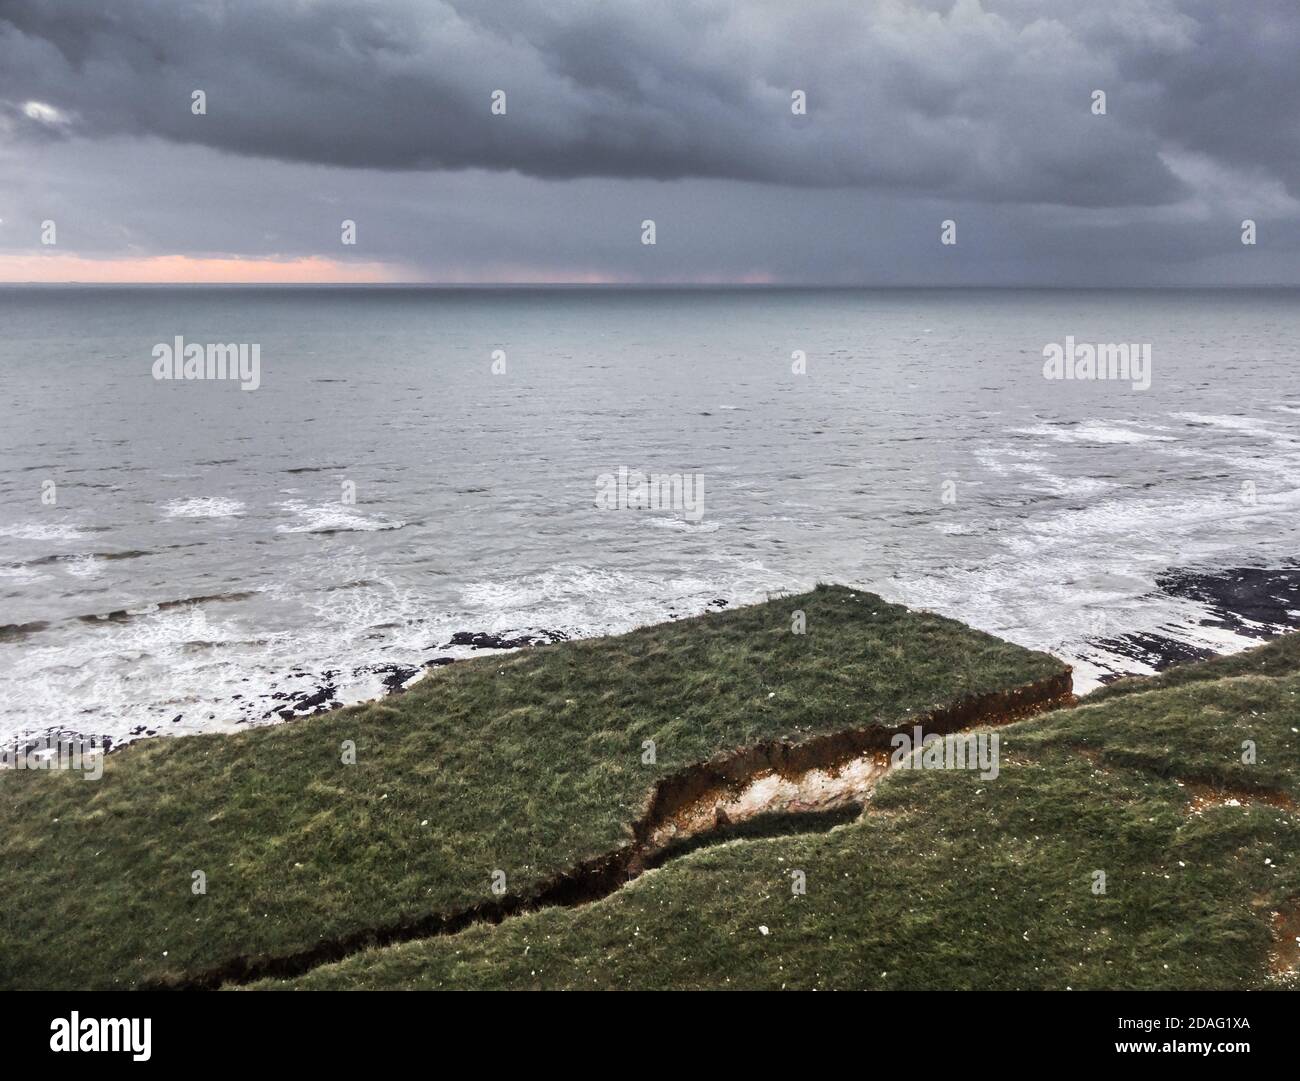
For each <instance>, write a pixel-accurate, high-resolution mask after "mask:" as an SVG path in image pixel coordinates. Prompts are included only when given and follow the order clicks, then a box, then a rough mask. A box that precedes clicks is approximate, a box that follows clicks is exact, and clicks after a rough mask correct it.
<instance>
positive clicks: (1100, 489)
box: [0, 285, 1300, 745]
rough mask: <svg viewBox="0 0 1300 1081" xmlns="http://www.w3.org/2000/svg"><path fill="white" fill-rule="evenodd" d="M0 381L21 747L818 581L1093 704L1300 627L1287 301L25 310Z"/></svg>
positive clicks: (190, 294)
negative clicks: (985, 649)
mask: <svg viewBox="0 0 1300 1081" xmlns="http://www.w3.org/2000/svg"><path fill="white" fill-rule="evenodd" d="M177 339H180V342H178V341H177ZM194 344H197V346H198V347H199V353H200V356H201V358H202V359H203V361H204V363H199V364H195V365H194V366H193V371H192V374H193V375H195V376H203V377H202V378H198V377H195V378H174V377H173V378H159V374H160V371H162V372H163V373H164V374H171V375H173V376H175V375H178V374H179V375H184V372H183V371H179V370H176V369H174V368H172V367H168V366H167V365H166V364H165V363H163V362H162V361H160V360H159V357H160V356H164V357H165V356H166V355H168V350H174V349H175V347H176V346H177V345H180V346H181V350H180V352H181V354H182V355H183V354H184V348H185V346H189V345H194ZM228 344H229V345H242V346H245V347H247V348H246V350H245V353H244V356H245V358H246V360H248V361H251V360H252V359H254V358H255V359H256V362H257V366H258V370H257V373H256V376H257V377H256V379H255V380H253V379H243V380H240V379H238V378H230V373H229V372H227V374H226V377H225V378H221V377H220V374H221V373H220V371H218V370H213V371H209V370H208V368H207V367H206V360H207V357H208V352H207V347H208V346H210V345H216V346H225V345H228ZM1067 344H1068V346H1069V349H1068V351H1066V346H1067ZM1085 346H1086V347H1088V348H1089V349H1092V350H1093V351H1094V352H1095V353H1096V355H1098V356H1102V357H1106V358H1109V361H1108V363H1109V367H1107V362H1102V363H1100V364H1097V365H1093V366H1091V367H1090V366H1088V365H1086V364H1083V363H1082V359H1081V358H1083V357H1084V356H1085V351H1084V347H1085ZM1111 346H1116V347H1118V346H1123V347H1124V348H1125V351H1126V352H1125V353H1120V352H1119V350H1118V349H1109V348H1108V347H1111ZM1053 347H1059V348H1060V349H1061V350H1063V351H1066V358H1067V364H1066V365H1064V367H1066V368H1069V370H1070V374H1071V375H1076V374H1077V375H1079V376H1080V377H1079V378H1062V377H1059V375H1060V371H1059V370H1058V371H1055V372H1050V371H1047V370H1045V368H1046V366H1047V365H1048V358H1049V357H1050V356H1051V355H1052V353H1053ZM217 354H218V356H224V355H225V354H224V353H223V351H222V350H217ZM229 355H230V356H231V357H234V356H235V355H236V354H235V352H231V353H230V354H229ZM1124 357H1127V358H1129V359H1131V361H1132V364H1131V365H1129V364H1126V365H1124V366H1123V367H1122V368H1121V367H1119V366H1117V358H1121V359H1123V358H1124ZM1070 358H1074V359H1075V360H1077V361H1079V364H1076V365H1075V366H1074V367H1071V366H1070V365H1069V363H1068V360H1069V359H1070ZM1139 358H1148V359H1147V360H1145V361H1144V362H1143V363H1142V364H1141V365H1139V363H1138V361H1139ZM1139 368H1141V369H1142V370H1139ZM1090 370H1091V371H1092V372H1093V374H1092V376H1091V377H1089V371H1090ZM236 374H237V373H236ZM208 375H213V376H214V377H213V378H207V376H208ZM254 383H255V384H256V385H255V386H253V384H254ZM0 393H2V395H3V397H2V399H0V400H2V402H3V413H2V414H0V416H2V417H3V419H2V420H0V739H3V740H6V741H14V740H25V739H32V738H36V737H40V736H44V735H49V734H51V733H67V734H77V735H80V736H83V737H89V738H94V739H99V740H106V741H108V742H110V743H111V744H112V745H121V744H122V743H125V742H129V741H131V740H133V739H139V738H144V737H151V736H166V735H179V734H184V733H193V732H207V731H232V730H238V729H240V728H242V727H246V726H250V725H262V724H275V723H281V722H283V721H286V720H290V719H293V718H296V717H301V716H305V715H308V714H311V713H314V712H317V711H320V710H324V709H331V708H336V707H337V706H339V705H343V704H348V703H354V702H358V701H363V700H367V699H371V698H375V697H377V696H381V695H384V694H387V693H392V692H394V691H397V690H400V689H401V688H402V687H405V686H409V685H410V684H411V683H412V682H413V681H415V680H417V679H420V678H437V669H438V668H439V667H440V666H441V665H443V664H446V663H453V662H455V661H456V660H459V659H462V658H465V657H470V656H482V655H485V654H487V653H490V652H492V651H493V650H497V649H502V648H521V647H527V646H528V645H529V644H531V643H545V642H553V641H558V640H563V639H565V638H581V637H589V636H594V635H606V634H617V633H619V632H623V631H627V630H629V629H631V628H634V627H637V626H641V625H645V624H651V623H658V622H663V621H668V620H675V619H683V618H687V617H690V616H693V615H697V614H699V613H702V612H706V611H718V610H721V609H723V608H728V607H735V606H737V605H743V604H749V603H753V602H757V601H763V600H766V599H768V598H772V597H779V596H782V595H785V594H788V593H793V592H798V591H802V590H806V589H809V588H811V587H813V586H814V585H815V584H816V583H818V582H828V583H839V584H844V585H848V586H852V587H854V588H860V589H863V590H870V591H872V592H875V593H878V594H880V595H882V596H883V597H885V598H887V599H888V600H891V601H896V602H898V603H901V604H905V605H908V606H911V607H913V608H919V609H927V610H931V611H934V612H938V613H941V614H943V615H945V616H950V617H952V618H954V619H958V620H961V621H962V622H964V623H967V624H970V625H972V626H974V627H977V628H980V629H982V630H985V631H988V632H990V633H992V634H995V635H998V636H1000V637H1002V638H1005V639H1008V640H1010V641H1012V642H1016V643H1019V644H1021V645H1024V646H1028V647H1032V648H1034V649H1040V650H1045V651H1047V652H1050V653H1052V654H1055V655H1056V656H1058V657H1060V658H1062V659H1064V660H1066V661H1068V662H1069V663H1070V664H1072V665H1073V666H1074V678H1075V687H1076V690H1078V691H1080V692H1082V691H1085V690H1087V689H1089V688H1090V687H1094V686H1096V685H1098V684H1099V683H1101V682H1105V681H1108V680H1111V679H1114V678H1116V677H1117V676H1119V675H1122V674H1125V673H1138V674H1140V673H1148V672H1151V671H1155V670H1158V669H1160V668H1163V667H1165V666H1167V665H1168V664H1170V663H1175V662H1177V661H1183V660H1190V659H1194V658H1197V657H1205V656H1210V655H1212V654H1215V653H1224V652H1232V651H1236V650H1240V649H1243V648H1246V647H1248V646H1250V645H1254V644H1257V643H1258V642H1260V641H1262V640H1264V639H1266V638H1268V637H1270V636H1273V635H1276V634H1279V633H1282V632H1283V631H1285V630H1287V629H1289V628H1291V627H1294V626H1296V625H1297V624H1298V623H1300V593H1298V592H1297V591H1298V590H1300V564H1297V562H1296V560H1297V556H1298V555H1300V548H1298V546H1297V528H1298V523H1300V292H1297V291H1296V290H1289V289H1275V290H1269V289H1255V290H1244V289H1243V290H1219V291H1208V290H1203V291H1181V290H1146V291H1144V290H1125V291H1105V290H1084V291H1069V290H1049V289H1043V290H1032V289H1030V290H1007V289H1003V290H983V289H955V290H943V289H926V290H910V289H881V290H862V289H782V288H766V287H752V288H681V289H668V288H662V289H661V288H614V287H609V288H586V287H582V288H579V287H573V288H564V287H553V288H513V287H496V288H453V289H444V288H421V287H402V286H388V287H382V286H381V287H364V288H358V287H352V286H339V287H290V286H281V287H242V286H221V287H216V286H180V287H170V286H140V287H116V286H73V285H69V286H37V285H32V286H17V285H15V286H0ZM618 477H622V478H624V479H623V481H622V482H619V483H615V484H614V485H613V487H611V486H610V484H611V478H618ZM651 478H653V480H652V479H651ZM641 480H644V481H645V485H643V486H642V487H640V488H638V487H637V485H638V483H639V482H640V481H641ZM682 491H685V492H687V493H689V494H691V495H692V496H695V497H698V499H696V501H695V502H694V503H692V504H691V505H690V506H687V505H686V503H685V502H683V501H680V500H678V499H676V498H675V496H674V495H673V493H681V492H682ZM638 492H639V493H640V495H638ZM647 492H648V493H649V496H650V498H642V496H645V494H646V493H647ZM602 493H604V496H603V497H602ZM611 493H614V496H613V498H610V495H611ZM656 494H658V495H662V496H664V498H662V499H655V498H654V496H655V495H656ZM679 504H680V505H679ZM811 630H812V629H810V631H811Z"/></svg>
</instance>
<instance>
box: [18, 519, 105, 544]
mask: <svg viewBox="0 0 1300 1081" xmlns="http://www.w3.org/2000/svg"><path fill="white" fill-rule="evenodd" d="M84 533H85V530H84V529H82V528H81V527H80V526H75V525H70V524H68V523H66V522H36V521H27V522H11V523H9V524H8V525H0V537H11V538H13V539H14V540H26V541H57V542H62V541H70V540H76V539H77V538H78V537H80V536H82V535H83V534H84Z"/></svg>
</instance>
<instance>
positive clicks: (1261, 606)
mask: <svg viewBox="0 0 1300 1081" xmlns="http://www.w3.org/2000/svg"><path fill="white" fill-rule="evenodd" d="M1156 584H1157V586H1159V589H1160V592H1161V593H1164V594H1165V595H1167V596H1170V597H1179V598H1182V599H1184V600H1190V601H1195V602H1196V603H1198V604H1200V605H1203V606H1204V608H1205V611H1206V614H1205V615H1204V616H1202V617H1201V618H1200V620H1199V621H1198V622H1199V625H1200V626H1202V627H1216V628H1220V629H1222V630H1225V631H1229V632H1230V633H1232V634H1235V635H1239V636H1241V637H1242V638H1253V639H1267V638H1274V637H1276V636H1277V635H1279V634H1285V633H1286V632H1287V631H1290V630H1293V629H1295V628H1300V564H1294V563H1291V564H1284V565H1283V566H1280V567H1267V568H1265V567H1230V568H1227V569H1225V570H1209V571H1206V570H1189V569H1176V570H1169V571H1165V572H1164V573H1162V574H1159V575H1157V576H1156ZM1168 629H1169V631H1170V632H1171V634H1158V633H1154V632H1150V631H1135V632H1132V633H1128V634H1119V635H1116V636H1114V637H1111V638H1096V639H1090V640H1089V641H1090V643H1091V644H1092V645H1094V646H1096V647H1098V648H1099V649H1101V650H1103V651H1104V652H1106V653H1109V654H1111V655H1112V656H1113V657H1115V658H1117V659H1127V660H1131V661H1137V662H1139V664H1140V665H1142V666H1145V667H1147V668H1150V669H1153V670H1155V671H1157V672H1161V671H1164V670H1165V669H1166V668H1169V667H1171V666H1173V665H1176V664H1188V663H1190V662H1193V661H1204V660H1208V659H1209V658H1211V657H1213V656H1215V655H1216V652H1215V650H1213V649H1211V648H1209V647H1208V646H1206V645H1203V644H1201V643H1199V642H1196V641H1194V639H1195V638H1196V633H1195V631H1194V630H1193V628H1191V627H1188V629H1187V630H1188V637H1189V638H1191V639H1193V640H1192V641H1188V640H1186V639H1180V638H1177V637H1174V636H1173V635H1176V634H1177V633H1178V627H1176V626H1174V625H1169V626H1168ZM1133 674H1135V672H1134V670H1133V669H1131V668H1130V669H1125V668H1124V667H1123V665H1122V664H1120V665H1119V666H1118V667H1117V670H1115V671H1113V672H1110V673H1107V674H1106V675H1103V676H1101V677H1100V679H1101V682H1103V683H1110V682H1112V681H1114V680H1116V679H1119V678H1120V677H1121V676H1125V675H1133Z"/></svg>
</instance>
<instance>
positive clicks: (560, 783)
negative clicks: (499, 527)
mask: <svg viewBox="0 0 1300 1081" xmlns="http://www.w3.org/2000/svg"><path fill="white" fill-rule="evenodd" d="M796 610H802V611H804V612H805V613H806V618H807V633H806V634H794V633H792V631H791V617H792V614H793V613H794V612H795V611H796ZM1062 670H1063V666H1062V665H1061V664H1060V662H1058V661H1056V660H1054V659H1053V658H1051V657H1048V656H1046V655H1045V654H1040V653H1032V652H1030V651H1027V650H1024V649H1021V648H1019V647H1017V646H1013V645H1011V644H1009V643H1006V642H1002V641H999V640H998V639H995V638H992V637H990V636H988V635H985V634H981V633H979V632H976V631H973V630H971V629H970V628H967V627H964V626H962V625H961V624H959V623H956V622H954V621H951V620H947V619H943V618H941V617H938V616H935V615H930V614H926V613H913V612H908V611H907V610H905V609H903V608H901V607H899V606H897V605H890V604H887V603H885V602H884V601H882V600H881V599H880V598H878V597H875V596H872V595H870V594H865V593H861V592H855V591H852V590H849V589H845V588H841V587H830V586H828V587H820V588H819V589H817V590H816V591H814V592H812V593H809V594H805V595H801V596H796V597H788V598H784V599H781V600H775V601H772V602H769V603H767V604H763V605H756V606H753V607H748V608H742V609H736V610H734V611H730V612H725V613H720V614H714V615H709V616H705V617H700V618H698V619H693V620H685V621H681V622H679V623H672V624H665V625H662V626H657V627H649V628H643V629H641V630H638V631H635V632H633V633H631V634H628V635H624V636H620V637H616V638H606V639H597V640H590V641H579V642H569V643H562V644H557V645H552V646H545V647H538V648H532V649H527V650H523V651H520V652H517V653H513V654H509V655H505V656H500V655H498V656H494V657H486V658H483V659H481V660H475V661H469V662H464V663H458V664H454V665H450V666H448V667H446V668H443V669H439V670H437V671H436V672H435V673H433V674H432V675H431V676H430V677H429V678H427V679H426V680H424V681H422V682H421V683H419V684H417V685H416V686H415V687H414V688H412V689H411V690H410V691H409V692H407V693H406V694H404V695H402V696H400V697H397V698H393V699H389V700H386V701H384V702H381V703H376V704H371V705H367V706H364V707H357V708H352V709H347V710H341V711H337V712H334V713H329V714H325V715H322V716H319V717H315V718H311V719H309V720H304V721H300V722H294V723H290V724H285V725H282V726H277V727H273V728H265V729H257V730H251V731H248V732H243V733H239V734H236V735H211V736H192V737H184V738H176V739H156V740H149V741H145V742H142V743H139V744H135V745H132V746H129V747H127V748H125V749H123V750H121V751H120V752H117V753H114V754H112V755H110V756H108V759H107V761H106V762H105V764H104V773H103V777H102V778H101V779H100V780H98V781H87V780H85V779H83V778H81V777H80V776H78V775H71V774H67V773H55V772H28V771H6V772H5V773H3V774H0V868H2V870H0V987H6V988H14V987H46V988H111V987H136V986H140V985H142V984H144V985H148V984H153V983H157V982H166V981H182V982H183V981H185V980H187V979H191V978H193V977H194V976H195V975H196V974H201V973H204V972H208V971H210V970H213V969H216V968H219V967H220V966H222V965H224V964H226V963H228V962H229V961H230V960H231V959H232V958H241V957H243V958H266V957H277V956H284V955H286V954H293V953H296V952H300V951H304V950H309V949H311V948H312V947H313V946H315V945H316V944H317V943H319V942H321V941H323V940H326V941H328V940H334V939H338V938H343V937H347V936H352V935H357V934H361V933H364V932H366V930H367V929H370V928H376V927H388V926H393V925H400V924H403V923H408V922H415V921H419V920H421V919H424V918H427V917H429V916H430V915H431V914H436V913H447V912H456V911H462V910H464V909H466V908H469V907H471V906H474V905H477V904H480V903H482V902H485V901H491V900H492V899H493V898H492V893H491V892H490V887H491V885H492V881H493V877H492V876H493V873H494V872H495V871H497V870H500V871H504V872H505V875H506V884H507V888H508V890H509V891H510V892H511V893H518V894H524V895H526V894H527V893H528V892H529V891H530V890H532V889H535V888H536V887H537V886H538V885H539V884H541V883H544V882H545V881H547V880H548V879H549V878H551V877H552V876H554V875H556V874H557V873H559V872H562V871H564V870H566V869H568V868H570V867H572V866H574V865H575V864H577V863H579V862H581V861H584V860H587V859H590V858H593V857H596V856H599V855H601V854H603V853H606V852H609V851H610V850H612V849H613V848H615V847H617V846H619V845H622V844H624V843H626V841H627V839H628V836H629V827H630V824H631V823H632V822H633V820H634V819H635V818H636V817H637V816H638V814H639V813H640V812H641V810H642V807H643V803H644V800H645V798H646V796H647V794H648V792H649V791H650V790H651V788H652V786H653V784H654V783H655V781H656V780H658V779H659V778H661V777H663V776H666V775H668V774H671V773H674V772H676V771H679V770H681V769H683V768H685V767H687V766H690V765H692V764H694V763H697V762H699V761H702V760H705V759H708V758H710V757H711V756H713V755H715V754H717V753H719V752H722V751H726V750H728V749H732V748H736V747H742V746H747V745H750V744H753V743H756V742H759V741H763V740H768V739H773V738H790V739H794V740H798V739H800V738H804V737H806V736H809V735H812V734H817V733H826V732H835V731H840V730H842V729H844V728H846V727H857V726H861V725H864V724H870V723H879V724H882V725H887V726H891V727H892V726H894V725H896V724H899V723H902V722H904V721H905V720H906V719H907V718H908V717H909V716H910V715H914V714H916V713H918V712H921V711H924V710H927V709H929V708H932V707H934V706H942V705H947V704H951V703H954V702H956V701H958V700H960V699H962V698H964V697H966V696H968V695H973V694H982V693H989V692H995V691H999V690H1003V689H1006V688H1010V687H1015V686H1020V685H1023V684H1026V683H1029V682H1034V681H1039V680H1043V679H1046V678H1048V677H1052V676H1055V675H1057V674H1059V673H1060V672H1061V671H1062ZM346 740H351V741H353V742H354V743H355V746H356V763H355V765H346V764H344V763H343V761H342V746H343V743H344V741H346ZM645 740H653V741H654V742H655V745H656V761H655V762H654V763H653V764H645V763H643V761H642V758H643V741H645ZM827 836H831V835H827ZM835 836H836V837H838V836H839V835H838V834H835ZM745 843H746V844H756V845H763V844H770V843H776V842H761V841H750V842H745ZM781 843H784V842H781ZM759 851H766V850H765V849H760V850H759ZM696 856H698V857H699V858H701V859H704V860H706V861H710V860H715V859H720V858H722V859H725V858H731V857H727V856H725V855H724V854H723V852H722V850H718V851H709V852H703V853H697V854H696ZM690 858H696V857H690ZM746 859H748V857H741V861H742V863H744V862H745V860H746ZM195 871H202V872H203V873H204V874H205V875H206V893H204V894H201V895H196V894H194V893H193V892H192V890H191V883H192V874H193V872H195ZM746 873H751V874H752V868H751V870H750V871H749V872H746ZM664 880H665V879H663V878H655V879H654V881H655V882H660V881H664ZM718 881H721V880H720V879H719V880H718ZM936 887H937V888H942V884H941V883H939V884H933V883H932V884H931V888H936ZM690 894H691V890H687V891H686V893H684V894H682V895H681V900H682V903H683V904H687V901H688V898H689V897H690ZM629 896H644V895H643V894H641V893H629ZM712 896H713V899H714V901H715V902H716V901H717V899H718V895H717V894H716V893H715V894H713V895H712ZM700 902H701V905H707V903H708V899H707V898H703V897H702V898H700ZM618 903H619V904H623V903H626V902H625V901H623V900H620V901H619V902H618ZM697 907H700V906H697V905H696V904H695V902H694V901H690V902H689V904H687V908H688V909H692V908H697ZM576 911H577V910H574V912H575V913H576ZM602 911H605V910H602ZM545 918H548V919H549V918H555V917H553V916H547V917H545ZM528 926H532V925H531V924H529V925H528ZM728 926H732V921H731V920H730V919H728V920H726V921H724V922H723V923H721V924H719V930H717V931H716V934H724V932H723V931H722V930H721V928H725V927H728ZM474 933H475V934H477V932H474ZM507 933H508V934H517V933H518V932H516V931H509V932H507ZM709 934H711V935H712V934H715V932H713V931H710V932H709ZM449 941H450V940H449ZM668 971H670V970H665V973H667V972H668ZM667 978H668V977H667V975H665V976H664V979H667ZM683 979H685V976H683ZM488 982H491V981H488Z"/></svg>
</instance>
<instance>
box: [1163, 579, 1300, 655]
mask: <svg viewBox="0 0 1300 1081" xmlns="http://www.w3.org/2000/svg"><path fill="white" fill-rule="evenodd" d="M1156 583H1157V584H1158V585H1159V586H1160V588H1161V590H1162V591H1163V592H1165V593H1168V594H1169V595H1170V596H1171V597H1186V598H1187V599H1189V600H1194V601H1200V602H1201V603H1202V604H1204V605H1205V606H1206V607H1207V608H1209V609H1210V610H1211V612H1212V613H1213V618H1211V619H1208V620H1204V621H1203V622H1204V623H1205V624H1207V625H1209V626H1216V627H1223V628H1225V629H1227V630H1230V631H1233V632H1234V633H1236V634H1240V635H1243V636H1245V637H1247V638H1272V637H1273V636H1275V635H1277V634H1279V633H1281V632H1282V631H1284V630H1288V629H1290V628H1293V627H1300V615H1298V614H1297V613H1300V566H1285V567H1272V568H1261V567H1235V568H1232V569H1230V570H1224V571H1210V572H1198V571H1184V570H1178V571H1169V572H1167V573H1165V574H1162V575H1159V576H1158V577H1157V578H1156Z"/></svg>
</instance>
